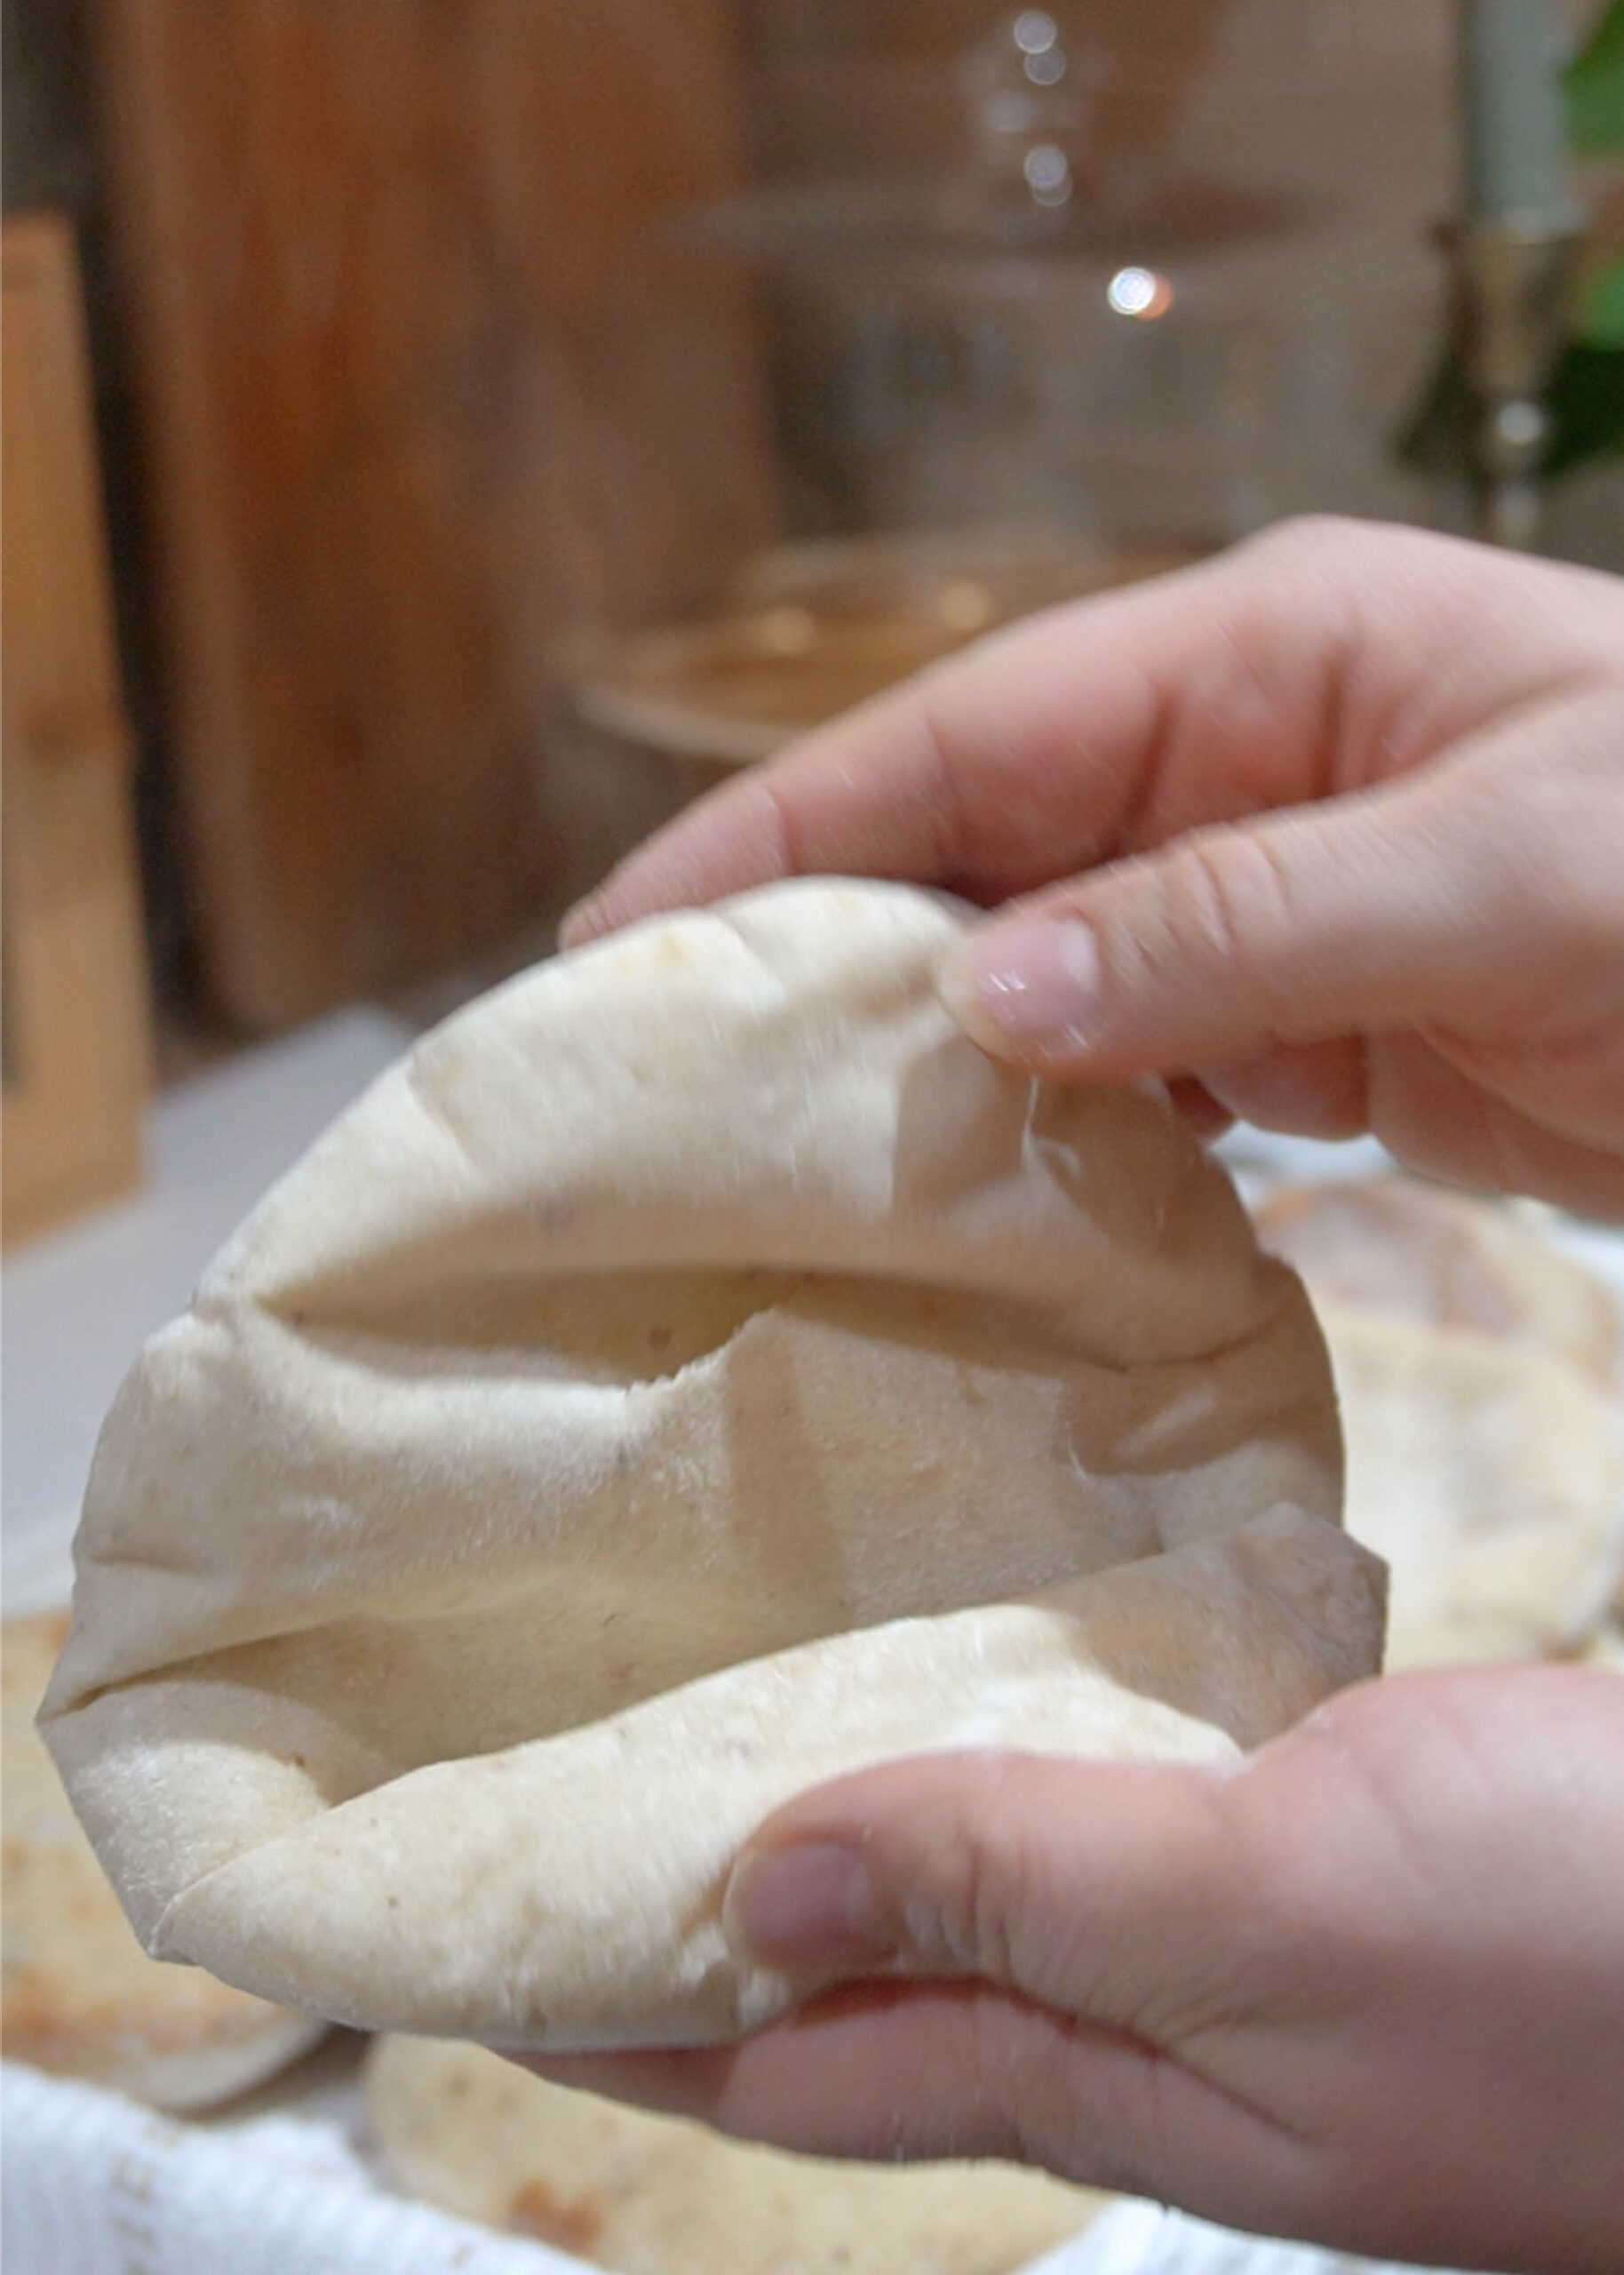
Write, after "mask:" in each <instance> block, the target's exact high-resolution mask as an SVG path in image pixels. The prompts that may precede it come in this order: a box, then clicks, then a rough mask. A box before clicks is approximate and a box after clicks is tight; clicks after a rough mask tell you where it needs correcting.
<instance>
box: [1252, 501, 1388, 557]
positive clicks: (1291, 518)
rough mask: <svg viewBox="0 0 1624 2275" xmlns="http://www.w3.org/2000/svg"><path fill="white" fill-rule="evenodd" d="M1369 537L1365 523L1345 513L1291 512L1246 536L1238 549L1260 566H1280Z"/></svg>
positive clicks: (1323, 554)
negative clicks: (1251, 535)
mask: <svg viewBox="0 0 1624 2275" xmlns="http://www.w3.org/2000/svg"><path fill="white" fill-rule="evenodd" d="M1369 540H1370V531H1369V530H1368V528H1367V527H1366V525H1365V523H1361V522H1356V521H1353V520H1351V519H1350V518H1349V516H1347V515H1342V514H1289V515H1286V517H1285V519H1284V520H1282V521H1278V522H1270V524H1269V526H1268V528H1267V529H1262V530H1259V531H1257V533H1256V534H1255V536H1253V537H1249V538H1246V539H1245V540H1244V541H1243V542H1242V544H1241V545H1240V546H1239V547H1238V552H1239V553H1240V555H1241V556H1242V558H1243V559H1246V560H1248V561H1250V562H1252V563H1255V564H1256V565H1257V566H1259V567H1265V566H1266V567H1270V568H1273V569H1278V568H1280V567H1282V566H1283V565H1285V564H1286V563H1293V562H1301V561H1303V560H1305V559H1307V560H1310V561H1321V560H1325V559H1327V558H1330V557H1332V556H1334V555H1338V554H1341V553H1345V552H1346V551H1347V549H1348V547H1349V546H1351V545H1364V544H1368V542H1369Z"/></svg>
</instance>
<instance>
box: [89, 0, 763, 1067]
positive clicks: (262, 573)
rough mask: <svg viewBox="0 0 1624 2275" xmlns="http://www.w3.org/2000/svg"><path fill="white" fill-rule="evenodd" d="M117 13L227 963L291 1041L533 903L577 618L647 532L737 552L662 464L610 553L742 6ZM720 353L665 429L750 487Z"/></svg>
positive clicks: (170, 635)
mask: <svg viewBox="0 0 1624 2275" xmlns="http://www.w3.org/2000/svg"><path fill="white" fill-rule="evenodd" d="M100 7H101V12H102V15H103V18H104V24H105V33H106V36H105V40H104V42H103V44H102V47H101V51H100V52H101V62H102V69H103V80H104V89H105V102H104V106H103V108H104V111H105V116H106V117H107V123H108V132H109V135H110V138H111V142H112V156H113V159H114V180H115V219H116V220H118V222H119V224H120V234H121V238H122V246H123V258H122V261H121V272H122V274H123V279H124V289H125V291H126V294H127V299H128V302H129V306H130V308H131V315H132V319H133V322H134V326H135V335H134V336H135V347H136V352H137V356H138V363H139V371H140V373H141V375H142V391H143V396H144V402H145V405H146V413H147V434H148V442H149V451H148V460H149V463H148V467H147V476H148V482H147V488H148V493H149V498H150V504H151V510H152V513H153V515H154V517H155V524H156V534H157V540H158V544H157V552H158V558H159V563H160V574H161V586H162V592H161V600H162V603H163V616H164V619H165V632H166V652H167V658H168V673H169V684H170V702H171V720H172V730H173V738H174V744H175V751H176V756H177V760H178V767H177V773H178V777H179V785H180V793H181V797H182V802H183V806H184V817H183V818H184V824H185V827H186V831H187V858H188V864H189V874H190V876H191V879H192V881H193V884H194V889H195V910H196V918H197V923H198V928H199V931H200V935H201V948H202V954H203V967H204V971H205V976H206V978H207V980H208V982H209V985H210V986H211V991H212V993H213V994H214V996H215V998H216V1000H217V1002H219V1005H220V1006H221V1007H222V1008H223V1009H224V1010H226V1011H227V1013H228V1014H229V1015H231V1016H232V1017H234V1018H235V1019H237V1020H238V1021H240V1022H241V1023H243V1024H244V1025H246V1026H251V1027H269V1026H277V1025H280V1024H283V1023H284V1022H286V1021H289V1020H292V1019H295V1018H299V1017H301V1016H303V1015H306V1014H308V1013H311V1012H313V1011H315V1010H319V1009H320V1008H322V1007H323V1006H325V1005H327V1004H329V1003H331V1002H334V1001H336V1000H338V999H339V998H341V997H343V996H346V995H351V994H356V993H364V992H366V991H368V990H370V989H375V988H377V987H379V986H385V985H387V984H389V983H392V982H394V981H397V980H399V979H402V978H406V977H409V976H410V975H412V974H414V973H418V972H422V971H426V970H433V969H434V968H435V967H436V966H438V965H441V964H443V963H446V962H450V961H453V960H456V959H458V958H459V957H460V956H462V955H463V954H465V953H466V952H467V951H469V950H470V949H472V948H474V947H475V946H477V945H478V944H479V943H480V942H481V941H482V940H484V939H486V938H491V937H494V936H495V935H497V934H498V933H499V932H500V931H502V930H504V929H505V928H507V927H510V926H512V925H513V924H515V923H517V922H522V921H534V919H535V918H536V916H537V913H538V911H539V910H540V909H541V908H542V907H544V906H545V903H546V902H547V900H548V898H549V897H550V896H553V895H555V894H556V893H557V892H558V891H559V890H560V886H561V872H562V870H563V869H564V868H565V867H566V866H567V864H568V853H569V848H568V847H567V846H561V845H559V844H557V843H555V842H549V839H548V833H547V829H546V826H545V823H544V821H543V819H542V813H543V808H542V803H541V801H540V800H539V798H538V796H537V770H538V768H541V767H545V764H546V763H547V762H548V760H549V752H548V746H547V738H546V720H547V717H548V713H549V706H551V705H553V703H554V702H555V700H556V697H557V686H556V680H555V673H554V666H553V654H554V645H555V642H556V640H557V638H558V635H560V634H561V632H564V631H567V630H569V627H570V626H571V624H572V622H573V621H574V620H575V619H577V618H578V617H580V616H581V615H583V614H589V613H590V611H592V609H593V607H594V606H595V605H596V604H597V603H598V601H599V599H600V597H601V592H600V587H601V586H602V585H603V583H604V581H605V580H606V579H609V578H610V577H611V576H612V574H613V573H614V570H613V563H610V562H609V559H608V557H607V556H608V555H609V552H610V551H611V550H612V549H614V548H615V547H620V548H622V549H624V547H625V545H626V543H627V541H628V535H629V536H630V539H631V540H632V542H633V544H635V543H637V542H641V541H643V540H645V539H646V540H647V541H648V542H649V544H651V545H653V546H654V547H655V548H656V549H657V550H659V549H660V548H662V547H663V548H664V549H665V552H666V554H667V555H676V556H680V555H681V553H682V551H683V548H684V547H689V548H690V549H691V548H693V547H700V546H703V545H706V544H712V543H714V541H715V539H716V537H717V531H715V530H714V529H712V530H710V531H697V530H696V531H689V530H686V529H683V528H675V529H673V528H666V529H663V530H662V529H650V528H649V527H648V526H647V524H649V523H650V522H651V521H657V519H658V516H659V515H660V514H661V512H662V511H663V510H665V509H664V508H663V507H662V505H661V499H662V495H663V494H668V495H670V496H672V497H674V496H676V495H678V494H680V493H683V492H684V491H688V490H689V485H685V484H682V483H675V484H673V485H671V486H670V489H669V491H668V492H666V493H663V492H662V490H661V485H660V483H659V481H658V478H657V475H656V476H651V477H650V478H649V479H647V480H644V481H642V482H640V483H633V485H632V486H631V494H630V498H629V502H627V503H625V512H626V514H627V515H629V518H630V520H631V522H632V523H633V524H635V523H637V522H638V520H639V518H640V517H641V521H642V522H643V523H644V524H645V526H644V527H643V528H642V529H641V531H639V530H637V529H636V528H633V530H632V531H630V532H629V533H628V531H627V530H626V529H625V528H622V529H621V530H619V531H617V532H615V533H614V534H613V536H612V537H611V535H610V534H609V532H607V531H606V530H605V528H604V526H603V523H602V509H601V499H602V497H603V494H604V491H605V487H606V484H605V483H603V482H602V481H601V479H600V478H599V477H600V475H601V471H602V468H601V465H600V463H599V460H600V458H601V454H602V453H603V452H605V451H609V450H610V449H612V448H613V447H614V444H613V440H612V438H611V437H609V436H608V435H606V434H605V431H604V413H603V401H604V398H605V395H606V394H607V392H608V388H607V385H606V381H607V379H608V378H609V376H610V375H609V374H607V373H606V372H605V371H604V370H603V369H602V367H601V357H602V355H603V354H604V352H605V350H604V347H603V343H602V337H601V323H600V319H601V315H602V313H603V307H604V303H605V298H606V294H608V293H609V291H610V290H611V288H612V285H613V282H614V279H615V278H616V275H617V272H618V270H619V267H620V264H621V261H622V258H623V255H624V254H625V251H626V248H627V244H628V242H629V240H630V239H631V238H632V237H633V235H634V233H636V232H637V231H639V230H640V229H641V228H642V227H643V226H644V225H646V224H648V223H649V221H650V220H652V219H653V218H654V217H656V216H657V215H660V214H663V213H665V212H671V211H673V210H675V209H678V208H681V207H682V206H684V205H686V204H689V203H690V202H692V201H694V200H697V199H703V198H705V197H707V196H712V195H714V194H715V193H716V192H718V191H720V190H721V189H723V188H727V187H728V186H729V185H730V183H731V182H732V181H733V180H735V179H736V165H737V156H736V143H737V136H736V123H735V113H734V88H733V80H732V39H731V27H730V23H729V20H728V12H727V10H728V0H590V4H585V5H583V4H572V0H230V4H228V5H221V4H220V0H100ZM698 337H699V334H698V332H696V339H698ZM709 337H711V338H712V345H711V346H710V347H707V348H705V349H704V350H703V351H702V350H700V349H698V348H697V349H696V353H700V352H703V353H705V354H706V355H710V356H711V358H712V363H711V367H710V368H709V369H708V370H707V371H705V379H704V384H703V385H698V386H689V387H685V388H684V390H683V395H682V403H681V409H680V411H677V410H673V408H672V407H671V406H670V405H666V406H665V408H664V411H662V407H661V406H660V405H659V404H652V405H649V406H648V407H647V409H648V418H647V419H646V421H645V433H644V438H643V439H644V440H645V442H646V441H648V440H649V436H650V435H652V439H653V442H654V443H655V444H656V445H657V448H658V449H664V450H680V451H686V452H688V453H689V454H690V456H693V455H698V456H699V457H700V458H701V459H703V458H705V456H706V455H707V454H708V457H709V459H710V460H711V461H712V463H713V464H714V465H715V466H716V467H717V468H718V472H719V475H720V473H721V472H722V470H723V469H724V468H731V469H735V470H736V469H737V467H739V466H740V465H742V464H744V462H745V461H746V460H748V459H749V458H750V455H751V453H752V451H759V449H760V421H759V418H758V415H757V411H756V408H755V397H754V392H753V379H752V359H751V357H750V355H749V352H748V342H747V340H746V339H745V338H744V334H743V332H742V331H735V332H734V333H733V335H732V336H731V338H730V339H728V338H727V337H726V336H725V335H724V337H723V340H722V345H721V347H720V349H718V348H717V347H716V346H715V345H714V335H713V334H712V335H709ZM662 429H664V430H665V431H662ZM761 457H762V460H763V462H764V452H763V453H761ZM625 488H626V485H625V484H624V483H623V484H622V485H621V490H622V496H623V499H625ZM717 491H718V494H719V495H720V494H721V493H722V492H723V491H726V494H727V496H728V499H738V500H739V501H741V502H740V511H742V512H744V513H745V514H746V515H748V514H750V513H752V512H754V511H755V510H756V506H757V504H758V503H759V501H760V496H761V494H762V493H761V492H760V490H752V484H751V483H749V482H742V483H741V482H737V481H733V482H731V483H723V482H721V481H720V480H719V482H718V483H717ZM752 501H753V502H752ZM578 882H581V881H580V880H578V879H576V878H573V877H572V878H569V880H568V882H567V885H566V886H565V888H564V889H565V890H568V889H572V888H573V887H574V886H575V885H576V884H577V883H578Z"/></svg>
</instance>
